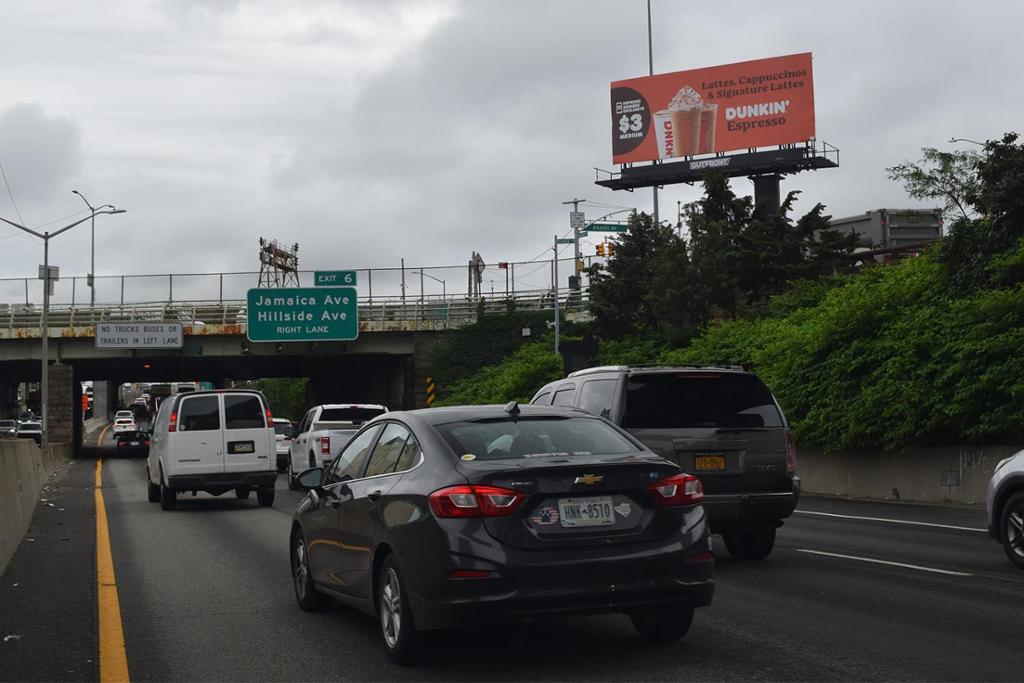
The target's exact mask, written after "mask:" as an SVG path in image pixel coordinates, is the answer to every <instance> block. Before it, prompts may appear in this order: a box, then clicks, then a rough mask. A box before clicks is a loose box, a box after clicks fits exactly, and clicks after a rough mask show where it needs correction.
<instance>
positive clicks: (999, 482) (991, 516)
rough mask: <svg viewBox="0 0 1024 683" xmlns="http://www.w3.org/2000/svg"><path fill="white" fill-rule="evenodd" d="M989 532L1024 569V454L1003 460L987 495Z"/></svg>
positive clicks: (1007, 554) (1018, 453)
mask: <svg viewBox="0 0 1024 683" xmlns="http://www.w3.org/2000/svg"><path fill="white" fill-rule="evenodd" d="M985 509H986V512H987V513H988V533H989V535H990V536H991V537H992V538H994V539H995V540H997V541H999V542H1000V543H1002V544H1003V550H1005V551H1006V556H1007V557H1009V558H1010V561H1011V562H1013V563H1014V564H1015V565H1017V566H1018V567H1020V568H1021V569H1024V451H1017V452H1016V453H1014V454H1013V455H1011V456H1010V457H1009V458H1004V459H1003V460H1000V461H999V463H998V464H997V465H996V469H995V471H994V472H993V473H992V478H991V479H989V481H988V494H987V495H986V496H985Z"/></svg>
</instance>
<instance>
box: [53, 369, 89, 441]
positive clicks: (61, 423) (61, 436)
mask: <svg viewBox="0 0 1024 683" xmlns="http://www.w3.org/2000/svg"><path fill="white" fill-rule="evenodd" d="M74 375H75V370H74V368H73V367H71V366H70V365H64V364H63V363H60V362H57V363H54V364H53V365H51V366H50V371H49V373H48V378H49V386H48V387H47V392H48V394H49V395H48V396H47V404H46V425H47V437H48V439H49V443H51V444H54V443H72V442H73V440H74V436H75V419H76V418H75V415H76V413H77V414H79V415H80V414H81V405H80V402H81V400H82V399H81V393H82V390H81V387H80V386H79V389H78V391H75V382H74V379H75V377H74ZM76 401H78V402H79V406H78V408H79V409H78V411H76V410H75V407H76V406H75V402H76ZM78 419H81V418H80V417H79V418H78Z"/></svg>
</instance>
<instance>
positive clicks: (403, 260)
mask: <svg viewBox="0 0 1024 683" xmlns="http://www.w3.org/2000/svg"><path fill="white" fill-rule="evenodd" d="M402 303H403V304H404V303H405V259H404V258H403V259H402Z"/></svg>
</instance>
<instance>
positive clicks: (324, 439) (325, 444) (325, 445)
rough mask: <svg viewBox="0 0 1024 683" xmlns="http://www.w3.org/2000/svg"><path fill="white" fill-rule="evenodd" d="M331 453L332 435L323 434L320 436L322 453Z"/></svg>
mask: <svg viewBox="0 0 1024 683" xmlns="http://www.w3.org/2000/svg"><path fill="white" fill-rule="evenodd" d="M330 454H331V437H329V436H321V437H320V455H330Z"/></svg>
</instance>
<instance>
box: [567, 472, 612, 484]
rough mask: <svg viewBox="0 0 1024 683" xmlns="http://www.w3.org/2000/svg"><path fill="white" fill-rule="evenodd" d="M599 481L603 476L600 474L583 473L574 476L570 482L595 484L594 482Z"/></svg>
mask: <svg viewBox="0 0 1024 683" xmlns="http://www.w3.org/2000/svg"><path fill="white" fill-rule="evenodd" d="M601 481H604V476H602V475H600V474H584V475H583V476H581V477H576V479H575V480H574V481H573V482H572V483H574V484H596V483H598V482H601Z"/></svg>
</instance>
